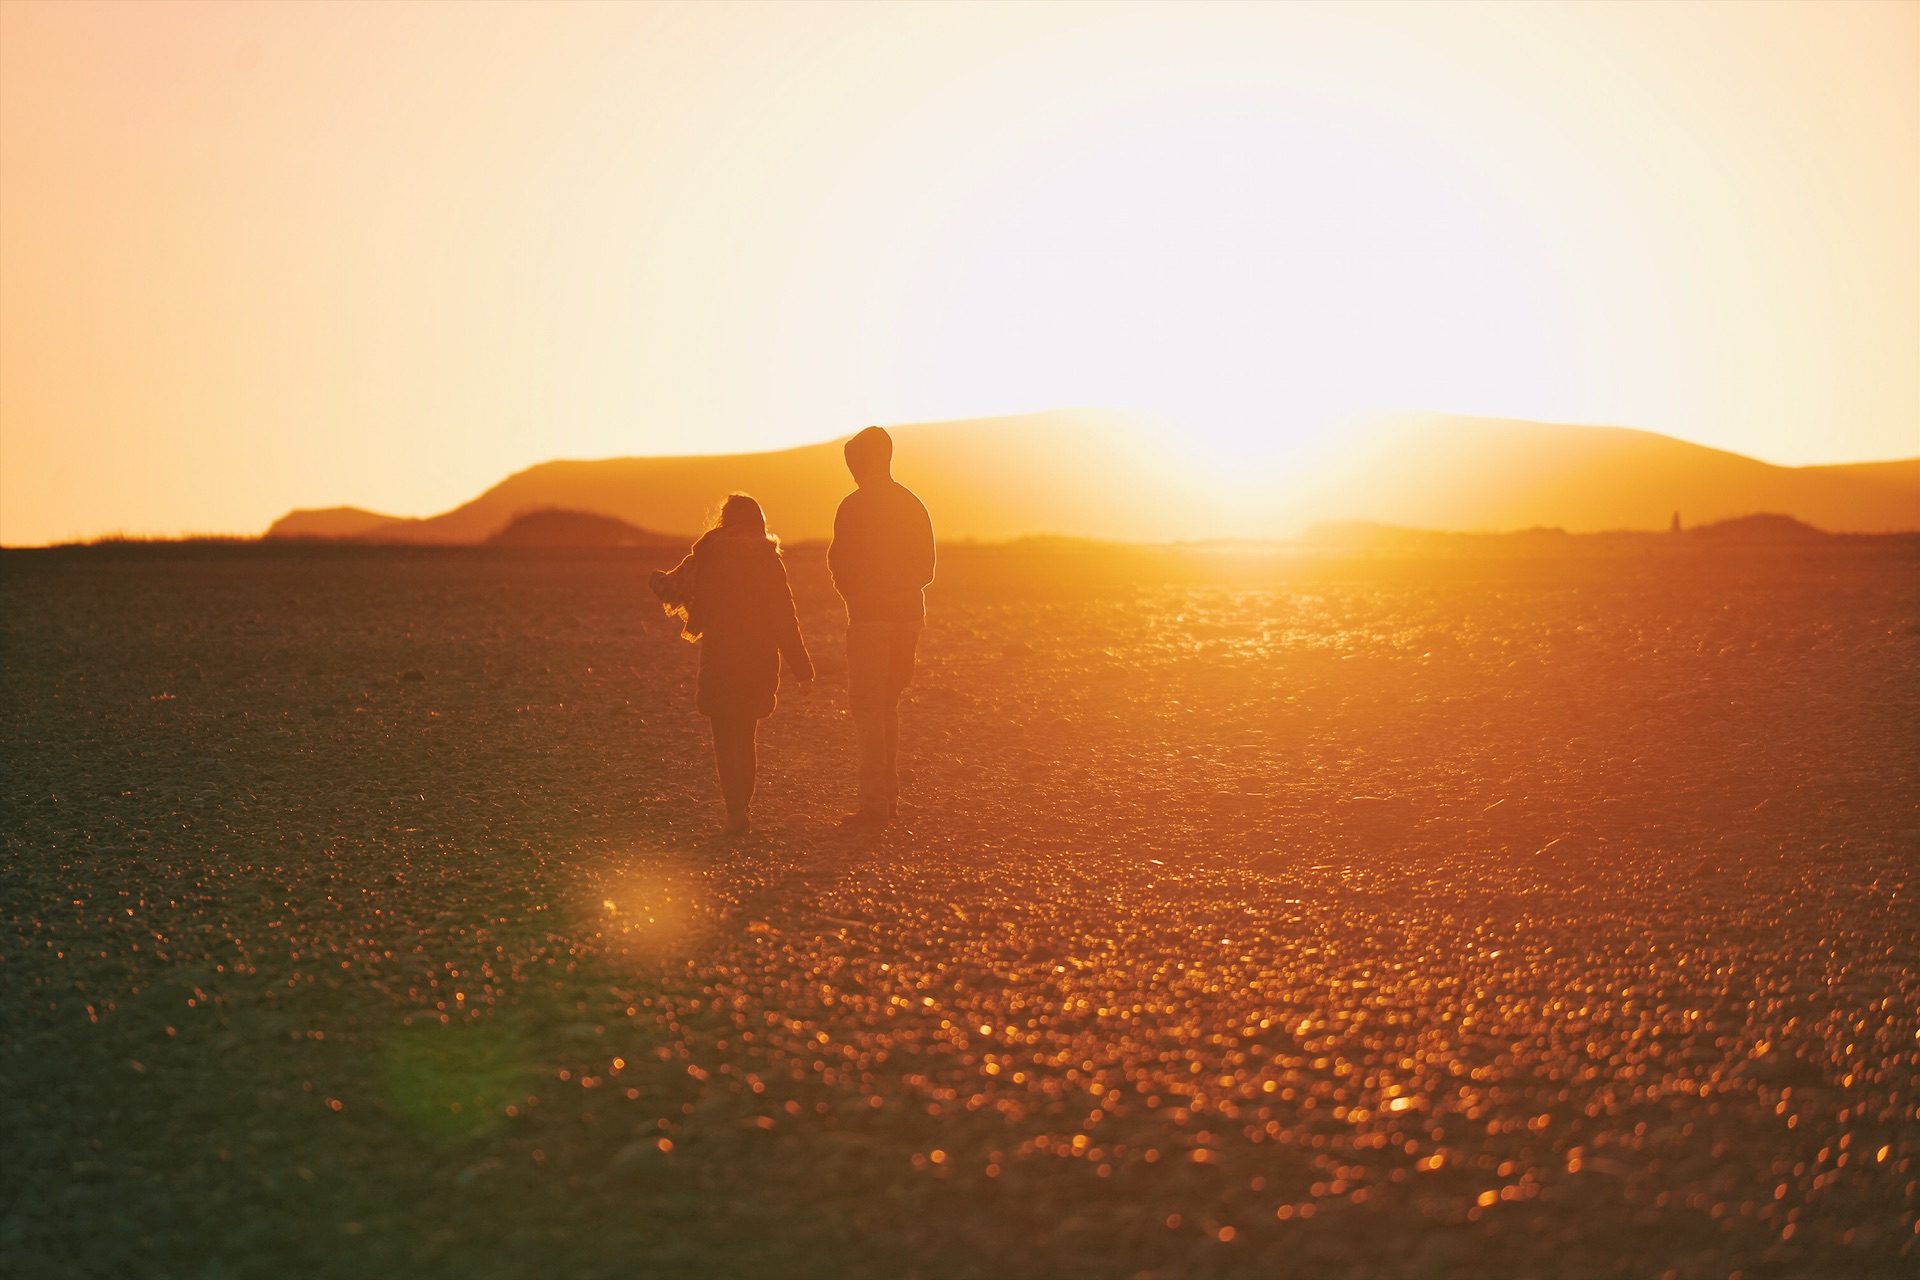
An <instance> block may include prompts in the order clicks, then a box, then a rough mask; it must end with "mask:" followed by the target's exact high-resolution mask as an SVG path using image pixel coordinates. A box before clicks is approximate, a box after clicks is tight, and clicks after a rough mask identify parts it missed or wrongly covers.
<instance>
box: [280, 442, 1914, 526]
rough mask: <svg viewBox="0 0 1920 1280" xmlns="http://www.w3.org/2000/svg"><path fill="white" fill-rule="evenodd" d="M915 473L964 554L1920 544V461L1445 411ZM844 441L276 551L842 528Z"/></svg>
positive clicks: (718, 461) (947, 455)
mask: <svg viewBox="0 0 1920 1280" xmlns="http://www.w3.org/2000/svg"><path fill="white" fill-rule="evenodd" d="M889 431H890V432H891V433H892V434H893V436H894V440H895V474H896V475H898V476H899V478H900V479H901V481H902V482H903V483H905V484H907V485H909V486H910V487H912V488H913V489H914V490H915V491H916V492H918V493H919V494H920V496H921V497H922V498H923V499H924V500H925V501H926V503H927V505H928V507H929V509H931V510H932V511H933V512H934V518H935V526H936V528H937V529H939V531H940V534H941V536H942V537H943V538H945V539H968V538H972V539H980V540H999V539H1006V538H1014V537H1020V536H1024V535H1029V534H1039V533H1047V534H1063V535H1068V536H1073V537H1086V538H1101V539H1109V540H1121V541H1142V542H1153V541H1173V540H1179V539H1205V538H1246V537H1252V538H1277V537H1290V536H1294V535H1296V534H1298V533H1299V532H1300V531H1301V530H1303V529H1304V528H1306V527H1307V526H1308V525H1310V524H1314V523H1319V522H1326V521H1371V522H1377V523H1382V524H1393V525H1401V526H1407V527H1414V528H1425V529H1436V530H1461V531H1476V530H1477V531H1497V530H1506V529H1525V528H1531V527H1536V526H1543V527H1558V528H1564V529H1567V530H1569V531H1570V532H1593V531H1599V530H1607V529H1664V528H1666V527H1667V525H1668V522H1669V520H1670V519H1671V518H1672V515H1673V513H1675V512H1676V511H1677V512H1679V513H1680V514H1681V516H1682V519H1683V520H1684V521H1685V522H1687V523H1689V524H1700V523H1708V522H1712V521H1718V520H1726V519H1731V518H1735V517H1739V516H1747V515H1754V514H1757V513H1762V512H1768V513H1775V514H1779V515H1785V516H1791V517H1793V518H1794V519H1797V520H1800V521H1803V522H1804V523H1806V524H1810V525H1813V526H1815V527H1817V528H1820V529H1825V530H1828V531H1830V532H1837V533H1886V532H1897V531H1905V530H1920V458H1911V459H1905V460H1901V461H1897V462H1875V463H1859V464H1852V465H1842V466H1813V467H1779V466H1774V465H1772V464H1770V463H1765V462H1761V461H1758V460H1757V459H1753V458H1748V457H1745V456H1743V455H1740V454H1735V453H1729V452H1726V451H1724V450H1719V449H1712V448H1707V447H1705V446H1702V445H1696V444H1690V443H1688V442H1686V441H1682V440H1676V439H1674V438H1672V437H1670V436H1663V435H1659V434H1656V433H1654V432H1649V431H1637V430H1633V429H1631V428H1625V427H1590V426H1566V425H1559V424H1552V423H1538V422H1524V421H1518V420H1511V419H1496V418H1459V417H1449V416H1445V415H1438V414H1420V415H1399V416H1396V417H1392V418H1384V419H1380V420H1376V421H1375V422H1374V423H1372V424H1371V425H1370V426H1369V427H1368V428H1367V429H1366V430H1365V431H1362V432H1359V433H1357V434H1356V435H1355V436H1354V437H1353V438H1352V439H1351V440H1349V441H1348V442H1347V443H1346V444H1345V445H1344V446H1343V447H1341V448H1340V449H1338V450H1336V451H1335V452H1334V453H1332V454H1330V455H1327V456H1324V457H1322V458H1321V459H1320V460H1319V461H1318V462H1317V463H1316V464H1315V465H1314V466H1313V467H1312V468H1310V469H1306V470H1292V471H1288V470H1283V469H1280V468H1278V467H1268V468H1266V469H1264V470H1263V469H1261V468H1257V467H1248V468H1243V469H1240V470H1238V471H1237V472H1236V474H1234V475H1231V476H1228V477H1208V476H1207V475H1205V474H1204V473H1203V472H1202V471H1201V470H1200V469H1199V468H1198V467H1197V466H1196V464H1195V463H1194V461H1193V460H1192V459H1191V458H1188V457H1186V456H1183V455H1182V454H1181V453H1180V452H1179V451H1178V449H1177V447H1176V446H1175V445H1173V444H1170V443H1168V442H1167V441H1166V440H1165V438H1164V437H1162V438H1158V439H1156V438H1155V436H1154V435H1153V433H1152V432H1151V431H1150V430H1148V429H1146V428H1145V427H1144V426H1143V425H1142V424H1141V423H1140V422H1139V421H1137V420H1134V419H1130V418H1127V417H1125V416H1123V415H1119V414H1112V413H1106V412H1101V411H1093V410H1063V411H1055V412H1049V413H1036V414H1023V415H1018V416H1011V417H1000V418H976V419H967V420H962V421H957V422H945V423H921V424H911V425H907V426H899V427H890V428H889ZM840 444H841V441H837V440H836V441H828V442H824V443H821V444H815V445H806V446H802V447H800V448H796V449H784V450H779V451H776V452H768V453H747V454H726V455H710V456H700V457H652V458H648V457H633V458H607V459H602V460H598V461H555V462H547V463H542V464H540V465H538V466H534V467H529V468H527V469H526V470H524V471H520V472H516V473H515V474H513V475H511V476H508V477H507V478H506V479H505V480H503V481H501V482H500V483H499V484H497V485H495V486H493V487H492V488H491V489H489V490H487V491H486V492H485V493H483V494H481V495H480V496H479V497H477V498H475V499H473V500H472V501H470V502H467V503H464V504H462V505H461V506H459V507H456V508H454V509H453V510H451V511H448V512H445V513H443V514H441V515H437V516H430V517H426V518H418V519H416V518H406V517H397V516H386V515H381V514H379V513H377V512H371V511H363V510H360V509H358V508H354V507H330V508H324V509H319V510H306V511H293V512H290V513H288V514H287V515H286V516H283V517H281V518H280V519H279V520H277V521H275V522H274V524H273V525H272V527H271V528H269V529H268V530H267V532H266V535H265V536H266V537H268V538H276V539H277V538H314V539H328V540H351V541H364V542H382V543H422V544H453V545H460V544H468V545H471V544H478V543H483V542H486V541H488V540H489V539H492V538H494V537H495V536H496V535H498V534H500V533H501V531H502V530H504V529H506V528H507V527H508V526H509V525H511V524H512V523H513V522H514V521H515V520H516V519H518V518H520V517H523V516H526V515H528V514H529V513H533V512H539V511H547V510H565V511H568V512H573V513H585V514H589V515H598V516H605V517H610V518H612V519H615V520H618V521H623V522H625V523H626V524H628V525H632V526H636V527H637V528H638V529H639V530H645V531H660V532H658V533H653V532H648V534H647V536H648V537H649V538H655V539H662V540H672V541H681V542H684V541H687V540H690V539H691V537H692V536H693V535H694V534H695V533H697V532H698V531H699V530H700V529H702V528H704V527H705V525H706V523H707V517H708V513H709V512H710V511H711V510H712V509H713V508H714V507H715V506H716V505H717V504H718V502H719V500H720V499H721V498H722V497H724V496H725V495H726V494H727V493H730V492H734V491H736V490H737V491H744V492H747V493H751V494H753V495H754V496H755V497H756V498H758V499H759V500H760V502H761V505H762V506H764V507H765V508H766V510H767V513H768V519H769V523H770V525H771V526H772V528H773V529H774V530H775V531H776V532H778V533H780V534H781V535H782V536H784V537H786V538H789V539H797V540H812V539H820V538H825V537H827V536H828V535H829V534H830V533H831V531H832V523H833V512H834V509H835V507H836V506H837V504H838V503H839V500H840V498H841V497H842V496H843V495H844V494H845V493H846V492H847V490H848V489H849V488H850V486H851V482H850V480H849V479H848V477H847V474H846V470H845V467H844V466H843V465H842V462H841V456H840Z"/></svg>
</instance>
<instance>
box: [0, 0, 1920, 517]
mask: <svg viewBox="0 0 1920 1280" xmlns="http://www.w3.org/2000/svg"><path fill="white" fill-rule="evenodd" d="M0 36H3V39H0V451H3V454H4V457H3V463H4V465H3V467H0V539H4V540H5V541H6V542H8V543H14V544H17V543H30V542H39V541H46V540H50V539H60V538H66V537H73V536H89V535H97V534H100V533H103V532H107V531H110V530H114V529H125V530H128V531H133V532H161V533H171V532H179V531H182V530H191V529H199V530H228V531H241V532H254V531H258V530H259V529H261V528H263V527H264V526H265V525H266V523H267V522H268V521H270V520H272V519H273V518H274V517H276V516H278V515H279V514H281V513H282V512H284V511H286V510H287V509H288V508H290V507H295V506H323V505H331V504H335V503H356V504H359V505H364V506H367V507H371V508H375V509H379V510H385V511H393V512H398V513H410V514H426V513H430V512H433V511H438V510H442V509H445V508H447V507H450V506H452V505H454V504H455V503H458V502H460V501H462V500H464V499H466V498H468V497H471V496H472V495H473V494H474V493H476V492H478V491H479V490H481V489H483V488H484V487H486V486H487V485H489V484H491V483H493V482H494V481H496V480H498V479H499V478H500V477H501V476H503V475H505V474H506V473H508V472H509V471H512V470H514V469H517V468H520V467H524V466H527V465H530V464H533V463H536V462H540V461H543V460H546V459H549V458H554V457H604V456H612V455H625V454H658V453H687V452H721V451H732V450H750V449H764V448H772V447H781V446H786V445H794V444H801V443H807V442H811V441H816V440H823V439H829V438H832V437H835V436H838V435H843V434H845V433H847V432H848V431H850V430H853V429H855V428H857V427H859V426H861V425H864V424H866V423H870V422H886V423H897V422H912V421H924V420H932V419H943V418H955V417H964V416H972V415H981V414H991V413H1010V412H1022V411H1031V410H1036V409H1045V408H1053V407H1062V406H1074V405H1101V406H1115V407H1122V408H1126V409H1129V410H1134V411H1139V412H1141V413H1144V414H1148V415H1152V416H1153V418H1154V419H1155V420H1157V421H1160V422H1162V423H1164V424H1167V427H1166V429H1167V430H1168V431H1170V432H1174V433H1177V435H1178V438H1179V439H1181V440H1184V441H1189V442H1192V443H1193V444H1194V445H1196V446H1197V449H1198V452H1199V453H1200V454H1202V455H1204V457H1205V458H1206V459H1207V460H1209V465H1210V466H1211V468H1212V471H1213V474H1216V475H1219V474H1230V473H1232V472H1233V471H1234V470H1236V469H1237V468H1239V467H1240V466H1242V465H1243V464H1244V463H1245V462H1246V461H1247V460H1248V459H1250V458H1252V459H1270V458H1273V457H1276V456H1282V457H1284V456H1287V455H1289V454H1291V453H1293V452H1295V451H1297V450H1298V449H1300V448H1302V447H1304V446H1307V445H1312V444H1314V443H1316V442H1321V441H1324V440H1326V439H1328V438H1330V437H1331V436H1334V435H1337V434H1338V432H1339V430H1340V428H1341V424H1343V423H1345V422H1346V421H1348V420H1349V419H1350V418H1352V417H1353V416H1354V415H1356V414H1360V413H1364V412H1368V411H1371V410H1376V409H1383V408H1409V409H1427V410H1438V411H1447V412H1456V413H1472V414H1490V415H1504V416H1512V417H1527V418H1535V419H1545V420H1554V421H1568V422H1605V423H1617V424H1622V425H1630V426H1635V427H1642V428H1646V429H1650V430H1656V431H1662V432H1666V433H1669V434H1672V435H1677V436H1680V437H1683V438H1686V439H1690V440H1695V441H1700V442H1703V443H1708V444H1713V445H1716V446H1719V447H1723V448H1728V449H1733V450H1737V451H1740V452H1744V453H1748V454H1751V455H1753V456H1756V457H1760V458H1764V459H1767V460H1770V461H1775V462H1792V463H1800V462H1838V461H1850V460H1861V459H1872V458H1885V457H1893V456H1902V455H1910V454H1913V453H1915V452H1920V358H1917V357H1916V352H1920V289H1917V288H1916V281H1920V10H1916V9H1915V8H1914V7H1913V6H1904V5H1859V6H1849V5H1817V6H1766V7H1760V6H1737V7H1736V6H1697V7H1691V6H1660V7H1656V6H1615V7H1602V6H1578V5H1567V6H1533V7H1521V6H1486V7H1480V6H1394V5H1371V6H1354V7H1332V6H1310V5H1309V6H1248V7H1204V6H1184V5H1183V6H1164V7H1163V6H1096V5H1072V6H1068V5H1063V6H1055V7H1048V6H1018V7H1016V6H992V7H988V6H951V7H939V6H897V7H878V6H845V7H837V6H826V7H798V6H752V5H744V6H672V5H648V6H627V5H605V6H594V5H568V6H532V5H504V4H503V5H485V6H471V7H453V6H371V5H368V6H334V5H312V6H305V5H218V4H214V5H167V4H161V5H140V6H133V5H95V6H80V5H43V4H32V3H10V4H8V5H7V6H6V7H5V9H4V11H0Z"/></svg>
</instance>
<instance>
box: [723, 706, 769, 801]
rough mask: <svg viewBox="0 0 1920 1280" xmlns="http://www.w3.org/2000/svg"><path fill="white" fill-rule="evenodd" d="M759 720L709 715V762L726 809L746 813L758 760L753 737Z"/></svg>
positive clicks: (751, 794) (751, 797) (750, 799)
mask: <svg viewBox="0 0 1920 1280" xmlns="http://www.w3.org/2000/svg"><path fill="white" fill-rule="evenodd" d="M759 727H760V726H759V722H758V721H756V720H754V719H752V718H750V717H746V718H735V717H731V716H715V717H714V718H713V762H714V766H715V768H716V769H717V771H718V772H719V774H720V796H721V798H722V799H723V800H725V801H726V804H727V812H728V813H729V814H731V815H734V816H739V815H741V814H744V813H746V811H747V806H748V804H750V803H751V802H752V800H753V787H754V774H755V772H756V770H757V767H758V764H759V760H758V753H757V752H756V750H755V744H754V739H755V737H756V736H757V731H758V729H759Z"/></svg>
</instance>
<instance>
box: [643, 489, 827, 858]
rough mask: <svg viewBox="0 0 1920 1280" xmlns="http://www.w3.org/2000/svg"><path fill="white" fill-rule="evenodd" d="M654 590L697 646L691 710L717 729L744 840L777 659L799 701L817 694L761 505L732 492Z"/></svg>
mask: <svg viewBox="0 0 1920 1280" xmlns="http://www.w3.org/2000/svg"><path fill="white" fill-rule="evenodd" d="M651 585H652V587H653V592H654V594H655V595H657V596H659V597H660V602H661V603H662V604H663V605H665V606H666V609H667V612H668V614H669V615H671V616H673V617H676V618H678V619H679V620H680V634H681V635H682V636H684V637H685V638H686V639H688V640H694V641H698V642H699V644H700V686H699V696H698V699H697V701H696V704H695V705H697V706H698V707H699V709H700V712H701V714H702V715H704V716H706V717H707V718H708V719H709V720H710V721H711V722H712V724H713V760H714V764H715V765H716V766H717V767H718V769H719V772H720V795H721V797H722V798H723V799H724V800H725V801H726V804H727V825H726V833H727V834H728V835H740V834H742V833H744V832H745V831H746V830H747V829H748V819H747V807H748V805H749V804H750V803H752V800H753V784H754V772H755V770H756V769H757V768H758V764H759V760H758V753H757V749H756V748H757V744H756V742H755V739H756V737H757V735H758V733H759V728H760V721H761V720H763V719H765V718H766V717H767V716H770V715H772V714H773V708H774V705H775V704H776V702H777V701H778V699H779V691H780V663H781V660H782V659H785V661H786V665H787V673H788V674H789V675H790V676H791V677H792V678H793V679H794V681H795V682H796V683H798V685H799V686H800V691H801V692H802V693H806V692H808V691H810V690H811V688H812V686H813V660H812V659H811V658H810V657H808V656H807V646H806V642H805V641H804V640H802V639H801V638H800V619H799V617H798V616H797V615H796V614H795V613H794V609H793V591H792V589H791V588H790V587H789V586H788V584H787V566H786V563H785V562H784V561H783V560H782V559H781V556H780V540H779V539H778V538H776V537H774V536H773V535H772V534H770V533H768V532H767V517H766V514H765V513H764V512H763V511H761V510H760V504H759V503H757V502H755V501H754V500H753V499H752V498H749V497H748V496H747V495H746V494H744V493H736V494H732V495H731V496H729V497H728V498H727V500H726V502H724V503H723V504H721V507H720V517H719V520H718V521H717V522H716V523H715V524H714V526H713V528H711V529H709V530H707V532H706V533H704V534H702V535H701V537H700V540H699V541H698V542H696V543H694V544H693V550H692V551H691V552H690V553H688V555H687V557H686V559H684V560H682V561H681V562H680V563H679V564H678V565H677V566H675V567H674V568H673V569H671V570H666V569H656V570H654V571H653V576H652V578H651Z"/></svg>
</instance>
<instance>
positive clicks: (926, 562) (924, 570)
mask: <svg viewBox="0 0 1920 1280" xmlns="http://www.w3.org/2000/svg"><path fill="white" fill-rule="evenodd" d="M915 532H916V533H917V534H918V535H919V538H918V543H919V545H917V546H916V547H915V548H914V551H915V553H916V554H915V556H914V580H915V581H916V582H917V583H918V584H919V585H920V586H921V587H922V588H925V587H927V586H928V585H930V584H931V583H932V582H933V570H934V564H935V562H936V560H937V558H938V557H937V553H936V552H935V550H934V543H933V517H932V516H930V515H928V514H927V509H926V507H925V506H922V507H921V508H920V527H919V529H917V530H915Z"/></svg>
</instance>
